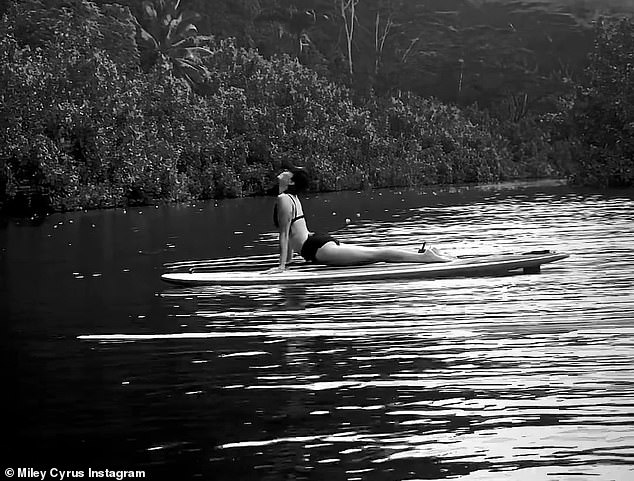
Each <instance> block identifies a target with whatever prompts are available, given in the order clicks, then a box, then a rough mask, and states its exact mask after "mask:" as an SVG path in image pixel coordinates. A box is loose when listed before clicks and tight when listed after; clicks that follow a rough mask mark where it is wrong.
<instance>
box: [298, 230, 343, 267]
mask: <svg viewBox="0 0 634 481" xmlns="http://www.w3.org/2000/svg"><path fill="white" fill-rule="evenodd" d="M328 242H334V243H336V244H337V245H339V241H338V240H336V239H335V238H334V237H332V236H331V235H328V234H309V235H308V239H306V242H304V245H303V246H302V250H301V252H300V255H301V256H302V257H303V258H304V259H306V260H307V261H308V262H317V257H316V255H317V250H318V249H319V248H320V247H322V246H323V245H324V244H327V243H328Z"/></svg>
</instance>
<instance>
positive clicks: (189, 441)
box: [2, 186, 634, 480]
mask: <svg viewBox="0 0 634 481" xmlns="http://www.w3.org/2000/svg"><path fill="white" fill-rule="evenodd" d="M631 194H632V192H629V193H628V192H617V193H599V194H598V193H592V192H590V193H588V192H573V191H571V190H569V189H568V188H566V187H560V186H546V187H543V186H537V187H530V188H529V187H526V188H515V189H508V188H505V187H504V186H501V187H497V188H490V189H469V190H460V189H452V190H450V191H437V192H431V191H430V192H427V193H425V194H421V193H416V192H388V191H384V192H381V193H373V194H367V193H365V194H355V193H347V194H335V195H329V196H315V197H313V198H311V199H308V200H307V202H306V203H305V204H306V205H305V208H306V211H307V212H314V214H312V215H309V217H308V220H309V225H310V227H311V228H313V229H315V230H324V229H329V230H333V229H338V232H337V236H338V237H339V238H340V239H342V240H347V241H356V242H358V241H360V240H362V241H363V242H364V243H366V244H383V243H387V242H389V243H392V244H399V245H402V246H407V247H411V248H415V247H417V246H419V245H420V243H421V242H422V241H423V240H426V241H428V242H433V243H434V244H436V245H439V246H441V247H442V248H443V249H445V250H447V251H448V252H449V253H451V254H454V255H473V254H490V253H496V252H523V251H529V250H534V249H535V248H540V249H541V248H547V249H554V250H563V251H566V252H568V253H570V254H571V257H570V258H568V259H566V260H564V261H561V262H558V263H555V264H551V265H547V266H545V267H544V268H543V270H542V273H541V274H539V275H517V276H507V277H479V278H463V279H432V280H422V281H408V282H384V283H366V284H354V283H345V284H340V285H334V286H302V287H276V286H254V287H246V288H245V287H241V288H222V287H206V288H182V289H176V288H171V287H168V286H166V285H162V284H160V282H158V281H157V280H156V279H157V278H158V276H159V274H160V272H161V264H162V263H163V262H166V261H173V260H183V259H191V258H204V257H214V256H216V255H248V254H250V253H251V252H253V253H260V254H261V253H267V252H271V249H274V246H275V238H274V236H273V234H272V233H271V227H270V226H269V225H268V224H266V223H264V222H263V221H261V220H260V219H262V218H266V219H268V218H269V217H270V216H269V215H268V214H269V208H270V203H268V204H267V203H266V202H263V201H262V200H261V199H246V200H242V201H236V202H235V203H225V204H224V205H221V206H213V204H212V205H206V206H198V207H190V208H189V210H187V209H183V208H182V207H180V208H165V209H156V211H155V212H152V211H151V210H149V209H146V210H144V211H142V212H143V214H142V215H141V214H138V213H135V217H131V216H130V215H124V214H123V213H121V212H119V213H116V212H113V211H110V213H99V214H97V213H86V214H74V215H68V216H59V217H58V218H55V219H52V220H51V221H50V222H48V223H45V224H43V225H41V226H39V227H24V226H20V227H16V226H11V225H10V226H9V227H7V229H5V230H4V231H3V236H4V237H3V242H4V246H5V249H6V248H8V249H10V252H9V251H6V252H7V253H8V254H9V255H7V254H6V253H5V254H4V255H3V258H2V270H3V273H4V274H6V275H7V276H8V277H6V278H7V279H9V282H7V283H6V285H4V284H3V289H4V290H5V291H6V292H8V293H9V294H10V302H9V303H8V307H9V317H8V319H9V321H10V322H9V325H10V330H11V336H12V337H11V339H12V340H13V341H14V342H13V343H12V346H11V347H10V351H9V353H10V355H14V357H15V359H17V360H18V362H17V364H15V365H16V366H17V369H16V370H14V371H13V373H14V379H13V381H14V382H15V383H16V386H17V390H16V392H17V393H18V401H19V403H17V404H19V406H17V407H16V409H17V411H18V413H19V414H22V415H23V416H24V419H25V420H26V421H24V424H23V426H22V427H21V429H20V430H19V431H18V432H17V433H16V434H15V437H16V440H17V442H16V444H15V447H14V448H13V450H12V452H11V455H12V456H13V457H17V458H21V459H33V458H34V457H35V458H38V459H49V458H51V459H52V460H53V461H57V462H59V461H58V460H59V459H60V457H61V459H63V460H66V461H67V462H71V463H72V462H79V461H80V460H93V461H99V462H100V463H102V464H103V463H104V462H106V463H107V462H108V461H110V462H113V463H118V464H117V465H119V466H120V465H122V464H123V465H124V466H123V467H128V468H130V467H136V468H143V467H145V469H147V470H148V473H155V474H156V473H167V472H169V473H172V474H175V475H176V474H177V475H178V476H180V477H181V479H189V478H194V477H196V476H197V475H199V476H203V477H204V478H205V479H271V480H273V479H275V480H277V479H325V478H327V477H332V478H333V479H347V480H355V479H358V480H361V479H363V480H367V479H390V480H391V479H447V478H458V479H465V480H490V479H514V480H515V479H519V480H524V479H525V480H529V479H530V480H534V479H553V480H560V479H565V480H573V479H574V480H585V479H590V478H591V479H605V480H608V479H615V480H627V479H633V477H634V470H633V468H632V465H633V464H634V463H633V461H634V434H633V433H632V424H633V423H634V385H633V383H634V381H633V379H634V378H633V376H632V374H633V372H632V371H633V367H634V362H633V361H632V359H634V325H632V321H631V320H632V319H633V318H634V290H633V289H632V284H633V275H632V270H631V265H632V262H634V253H633V251H632V248H631V242H632V238H633V234H634V227H633V223H632V221H633V220H634V219H633V218H632V212H633V207H634V205H633V204H634V202H633V201H632V195H631ZM235 206H237V207H235ZM232 209H237V210H236V211H232ZM237 211H239V212H241V213H243V212H245V211H246V212H249V214H248V218H246V219H245V217H244V215H242V216H241V218H240V216H236V212H237ZM333 213H334V215H333ZM357 214H359V215H358V216H357ZM143 216H145V217H144V221H143V223H141V222H140V221H139V218H140V217H143ZM236 217H238V219H237V220H236ZM87 218H88V220H85V219H87ZM346 218H348V219H352V221H351V222H349V223H347V224H346V223H345V222H344V219H346ZM70 220H73V222H74V223H75V225H76V224H78V223H84V224H85V225H88V223H90V224H95V225H96V227H95V228H97V229H100V228H101V229H102V230H103V232H104V234H102V235H100V236H94V235H93V232H92V229H94V228H92V227H90V228H88V227H86V228H84V229H83V230H72V229H68V230H67V232H69V231H71V232H70V234H68V235H69V237H65V238H63V239H61V240H60V241H59V242H58V244H57V245H55V246H54V247H55V248H56V249H58V251H55V249H52V250H50V251H49V250H47V249H49V248H50V247H47V244H46V241H47V239H50V238H49V237H47V235H48V234H49V233H51V232H52V229H55V228H54V225H58V226H59V227H58V228H57V229H61V228H63V227H64V226H66V227H68V226H69V222H70ZM60 222H62V223H61V224H60ZM105 222H108V223H109V224H110V225H109V227H108V228H104V227H103V223H105ZM157 223H159V224H160V225H157ZM240 223H242V224H244V223H248V224H251V227H253V231H254V232H253V233H251V232H249V231H247V229H246V228H245V227H244V225H243V226H242V228H240ZM52 225H53V227H51V226H52ZM192 226H193V227H194V228H192ZM135 229H136V231H135ZM220 231H222V232H220ZM201 232H202V239H201V238H200V237H199V236H200V234H201ZM236 232H239V234H236ZM245 232H246V233H245ZM104 235H106V236H107V238H108V241H104V240H103V237H104ZM135 235H136V237H135ZM218 236H219V237H220V238H219V239H218V238H216V237H218ZM197 237H198V238H197ZM192 238H194V239H192ZM196 238H197V239H196ZM68 242H70V243H74V244H82V245H84V246H85V247H84V248H83V250H82V251H81V252H80V253H78V254H76V257H75V258H74V259H73V258H72V257H71V258H64V257H62V256H61V255H60V253H59V249H61V248H62V245H63V244H64V243H68ZM228 244H231V247H232V249H231V251H229V250H228V249H227V248H228ZM170 245H171V246H173V247H170ZM29 249H30V250H29ZM214 249H215V250H214ZM210 251H212V252H210ZM14 252H16V253H15V254H14ZM68 252H71V253H72V252H76V251H73V250H69V251H68ZM148 252H155V253H154V254H148ZM34 253H35V254H34ZM64 259H66V260H64ZM125 269H127V270H125ZM36 270H38V271H39V272H40V273H41V274H40V275H39V276H37V277H38V278H37V279H34V277H35V276H34V275H33V274H34V272H35V271H36ZM73 273H75V274H73ZM29 274H30V275H29ZM93 274H101V275H100V276H93ZM80 275H81V276H83V277H82V278H79V279H78V278H77V277H78V276H80ZM34 283H35V286H37V288H35V287H34ZM78 336H79V337H78ZM104 446H108V451H107V453H109V454H107V453H106V452H104V451H102V450H101V448H102V447H104ZM47 453H48V454H47ZM55 456H57V457H56V458H55ZM53 458H54V459H53ZM42 462H43V461H42ZM126 463H127V464H126ZM157 475H158V474H157ZM210 476H211V478H210Z"/></svg>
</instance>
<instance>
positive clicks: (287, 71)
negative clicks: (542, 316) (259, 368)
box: [0, 0, 566, 210]
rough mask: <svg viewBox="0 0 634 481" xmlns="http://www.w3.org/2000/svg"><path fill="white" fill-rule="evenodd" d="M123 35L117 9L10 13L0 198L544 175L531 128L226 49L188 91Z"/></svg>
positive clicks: (3, 42) (553, 165) (4, 35)
mask: <svg viewBox="0 0 634 481" xmlns="http://www.w3.org/2000/svg"><path fill="white" fill-rule="evenodd" d="M69 5H72V8H71V7H70V6H69ZM113 8H114V7H113ZM32 18H34V19H37V22H36V23H35V24H34V25H31V20H30V19H32ZM18 27H20V28H18ZM26 27H29V28H26ZM18 31H19V32H20V34H19V35H18V34H17V32H18ZM135 35H136V33H135V23H134V21H133V19H130V18H129V12H128V11H127V10H124V9H121V8H115V9H114V10H113V9H112V8H110V7H109V8H107V9H106V8H103V9H100V8H97V7H96V6H95V5H94V4H92V3H91V2H87V1H85V0H77V1H75V2H72V3H68V2H63V1H62V0H46V1H45V0H26V1H25V2H20V3H14V4H13V6H12V7H11V9H10V12H9V15H7V16H5V17H4V18H3V19H2V20H1V21H0V65H1V70H0V89H1V91H2V92H4V94H3V95H2V97H0V119H1V120H0V122H1V123H0V203H2V204H4V205H5V206H10V207H11V206H12V207H16V206H17V204H19V203H20V202H25V201H26V200H28V199H33V198H36V199H38V202H37V204H38V205H37V208H42V209H49V210H50V209H53V210H67V209H78V208H96V207H107V206H115V205H124V204H142V203H148V202H155V201H157V200H167V201H184V200H188V199H194V198H195V199H206V198H214V197H235V196H243V195H254V194H263V193H264V192H265V191H266V190H267V188H268V186H269V185H270V183H271V181H272V180H273V179H274V176H275V173H276V171H277V170H278V169H279V168H280V166H282V165H286V164H288V163H289V162H290V163H294V164H299V165H305V166H306V167H307V168H308V169H309V170H310V171H311V172H312V174H313V186H312V187H313V188H314V189H318V190H339V189H359V188H371V187H386V186H405V185H421V184H430V183H462V182H488V181H494V180H498V179H501V178H514V177H521V176H526V175H531V176H536V175H551V174H552V175H556V174H557V173H558V167H557V162H556V161H555V156H556V153H555V152H556V151H555V149H554V147H553V145H554V144H553V137H552V135H551V134H549V133H548V126H550V125H554V124H552V123H551V124H548V123H545V122H543V119H542V120H539V119H537V120H530V121H528V120H526V121H524V123H521V124H512V123H503V122H500V121H497V120H495V119H492V118H491V117H489V116H488V115H487V114H486V113H484V112H482V111H480V110H478V109H476V108H471V109H459V108H458V107H455V106H450V105H446V104H443V103H442V102H440V101H438V100H436V99H422V98H419V97H416V96H411V95H409V96H408V95H404V96H401V97H400V98H379V97H375V96H369V97H368V98H367V99H366V100H365V101H363V102H362V101H359V100H358V99H356V97H355V95H354V93H353V92H352V91H350V90H349V89H347V88H345V87H342V86H339V85H336V84H334V83H332V82H329V81H327V80H326V79H324V78H323V77H321V76H319V75H318V74H317V73H315V72H314V71H312V70H310V69H308V68H306V67H304V66H302V65H300V64H299V63H298V62H297V60H296V59H293V58H291V57H289V56H286V55H282V56H278V57H273V58H272V59H270V60H267V59H265V58H263V57H262V56H261V55H260V54H259V53H258V52H257V51H255V50H248V49H242V48H238V47H237V46H236V45H235V43H234V42H233V41H232V40H231V39H227V40H221V41H215V40H212V39H208V44H207V45H206V46H205V49H206V50H207V51H209V52H210V53H209V55H207V56H205V57H204V58H201V59H200V62H201V63H200V67H201V69H200V71H201V72H204V73H205V74H204V76H203V77H201V81H200V83H199V84H198V85H197V86H196V88H195V89H191V88H190V86H189V85H188V84H187V83H186V82H185V81H184V80H181V79H179V78H178V77H177V76H176V75H175V71H174V64H173V63H172V62H171V61H170V59H169V58H168V57H164V58H163V61H161V62H157V63H156V64H155V65H154V66H153V67H152V68H151V69H150V70H149V71H145V70H143V69H141V68H140V65H139V60H138V59H139V55H138V49H137V46H136V43H135ZM122 52H124V53H125V55H123V54H122ZM190 80H191V79H190ZM565 146H566V144H565V140H561V142H560V147H561V148H560V150H561V151H564V150H565ZM536 159H537V161H536Z"/></svg>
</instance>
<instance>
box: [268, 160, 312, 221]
mask: <svg viewBox="0 0 634 481" xmlns="http://www.w3.org/2000/svg"><path fill="white" fill-rule="evenodd" d="M288 171H289V172H290V173H292V174H293V177H292V180H293V184H292V185H289V186H288V187H287V189H286V192H288V193H289V194H294V195H296V194H301V193H302V192H305V191H306V190H308V186H309V185H310V178H309V177H308V173H307V172H306V171H305V170H304V169H302V168H301V167H291V168H289V169H288ZM273 223H274V224H275V227H279V226H280V223H279V221H278V220H277V203H276V204H275V208H274V209H273Z"/></svg>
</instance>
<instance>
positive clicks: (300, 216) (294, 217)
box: [273, 192, 304, 229]
mask: <svg viewBox="0 0 634 481" xmlns="http://www.w3.org/2000/svg"><path fill="white" fill-rule="evenodd" d="M284 194H286V195H288V197H289V198H290V199H291V202H292V203H293V218H292V219H291V229H292V228H293V227H292V226H293V224H294V223H295V222H297V221H298V220H299V219H303V218H304V214H302V215H295V214H296V213H297V201H296V200H295V199H293V196H292V195H291V194H289V193H288V192H284ZM273 223H274V224H275V227H279V226H280V223H279V221H278V220H277V203H276V204H275V207H274V208H273Z"/></svg>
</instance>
